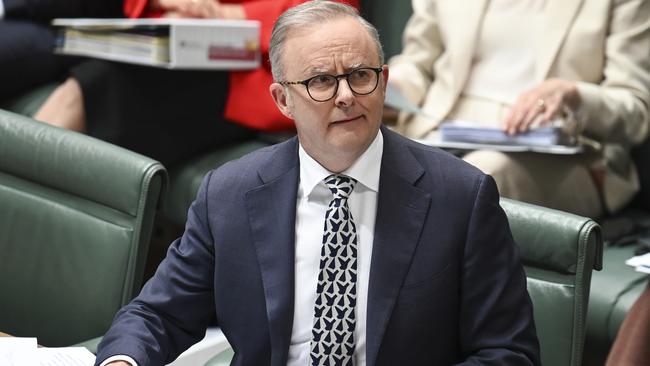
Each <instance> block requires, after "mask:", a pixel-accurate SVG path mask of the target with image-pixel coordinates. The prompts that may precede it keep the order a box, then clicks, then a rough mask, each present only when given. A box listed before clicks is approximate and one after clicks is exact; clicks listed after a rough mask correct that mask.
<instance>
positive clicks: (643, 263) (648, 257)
mask: <svg viewBox="0 0 650 366" xmlns="http://www.w3.org/2000/svg"><path fill="white" fill-rule="evenodd" d="M625 264H627V265H628V266H630V267H634V268H635V269H636V271H637V272H643V273H650V253H646V254H644V255H637V256H636V257H632V258H630V259H628V260H626V261H625Z"/></svg>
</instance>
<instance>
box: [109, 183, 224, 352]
mask: <svg viewBox="0 0 650 366" xmlns="http://www.w3.org/2000/svg"><path fill="white" fill-rule="evenodd" d="M210 176H211V175H208V176H207V177H206V179H205V180H204V182H203V184H202V185H201V188H200V189H199V193H198V195H197V199H196V201H195V202H194V203H193V204H192V206H191V208H190V210H189V212H188V220H187V225H186V229H185V233H184V234H183V236H182V238H180V239H178V240H176V241H175V242H174V243H173V244H172V245H171V246H170V248H169V251H168V252H167V257H166V258H165V259H164V260H163V262H162V263H161V264H160V266H159V267H158V270H157V271H156V274H155V275H154V276H153V278H152V279H151V280H150V281H149V282H147V284H146V285H145V286H144V288H143V289H142V292H141V293H140V295H138V297H137V298H135V299H134V300H133V301H132V302H131V303H130V304H128V305H126V306H125V307H124V308H122V310H120V311H119V313H118V314H117V315H116V317H115V320H114V321H113V324H112V325H111V328H110V329H109V331H108V332H107V333H106V335H105V336H104V338H103V339H102V341H101V343H100V344H99V347H98V352H97V362H98V363H101V362H103V361H104V360H105V359H107V358H109V357H111V356H115V355H126V356H129V357H131V358H132V359H133V360H135V361H136V362H137V363H138V364H140V365H148V364H152V365H164V364H167V363H169V362H171V361H172V360H174V359H175V358H176V357H178V355H180V354H181V353H182V352H183V351H185V350H186V349H187V348H189V347H190V346H191V345H192V344H194V343H196V342H197V341H199V340H200V339H201V337H203V335H204V333H205V330H206V328H207V325H208V324H209V323H210V320H211V319H213V316H214V309H215V305H214V292H213V288H214V277H213V274H214V251H213V246H212V237H211V232H210V230H209V228H208V224H207V182H209V180H210Z"/></svg>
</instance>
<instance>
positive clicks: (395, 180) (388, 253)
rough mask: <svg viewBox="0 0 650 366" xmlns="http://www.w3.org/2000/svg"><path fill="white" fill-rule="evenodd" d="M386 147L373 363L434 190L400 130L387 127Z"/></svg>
mask: <svg viewBox="0 0 650 366" xmlns="http://www.w3.org/2000/svg"><path fill="white" fill-rule="evenodd" d="M382 133H383V135H384V153H383V157H382V163H381V176H380V180H379V196H378V200H377V201H378V202H377V219H376V224H375V237H374V243H373V249H372V260H371V266H370V283H369V289H368V312H367V314H368V315H367V320H366V356H367V364H368V365H374V364H375V362H376V359H377V353H378V351H379V346H380V344H381V341H382V339H383V337H384V333H385V330H386V326H387V325H388V321H389V319H390V315H391V312H392V309H393V306H394V304H395V301H396V299H397V296H398V295H399V290H400V287H401V285H402V283H403V281H404V277H405V276H406V273H407V272H408V269H409V265H410V263H411V257H412V256H413V253H414V252H415V248H416V246H417V242H418V237H419V236H420V231H421V230H422V227H423V224H424V221H425V219H426V215H427V212H428V210H429V206H430V202H431V196H430V195H429V194H428V193H426V192H424V191H422V190H420V189H419V188H417V187H416V186H415V183H416V181H417V180H418V179H419V178H420V176H422V174H423V173H424V170H423V169H422V167H421V166H420V164H419V163H418V162H417V160H416V159H415V158H414V157H413V155H412V153H411V152H410V150H409V149H408V148H407V147H406V146H405V145H404V143H403V142H400V141H399V140H398V138H397V137H395V136H394V133H393V132H391V131H388V130H387V129H385V128H384V129H382Z"/></svg>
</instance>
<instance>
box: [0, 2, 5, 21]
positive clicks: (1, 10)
mask: <svg viewBox="0 0 650 366" xmlns="http://www.w3.org/2000/svg"><path fill="white" fill-rule="evenodd" d="M4 17H5V2H4V1H2V0H0V19H3V18H4Z"/></svg>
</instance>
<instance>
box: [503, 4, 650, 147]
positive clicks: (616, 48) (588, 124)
mask: <svg viewBox="0 0 650 366" xmlns="http://www.w3.org/2000/svg"><path fill="white" fill-rule="evenodd" d="M608 19H609V24H602V25H601V27H602V28H603V29H605V30H606V31H607V32H608V33H607V36H606V38H605V44H604V45H603V49H604V54H602V55H600V54H598V55H589V56H588V57H590V58H600V57H602V58H603V61H602V75H597V77H596V78H594V80H591V81H573V80H565V79H549V80H545V81H544V82H542V83H540V84H539V85H538V86H536V87H534V88H532V89H531V90H528V91H526V92H524V93H522V94H521V95H520V97H519V98H518V100H517V102H516V103H515V105H514V106H513V109H512V113H511V114H510V116H508V117H507V118H506V120H505V121H504V123H505V125H506V129H507V130H508V131H510V132H515V131H524V130H526V129H528V128H529V127H530V125H531V124H532V123H533V120H534V118H535V116H536V115H537V114H539V112H543V115H544V119H543V121H542V123H545V122H549V121H550V120H552V119H554V118H555V117H558V116H562V117H566V116H564V115H566V114H567V113H566V112H567V111H569V112H570V114H573V115H575V118H576V122H577V125H578V126H577V129H578V132H580V131H585V132H586V133H587V134H588V135H590V136H592V137H594V138H596V139H598V140H599V141H607V142H615V143H623V144H626V145H629V144H638V143H640V142H642V141H644V139H645V136H647V133H648V130H650V116H649V114H650V112H649V110H648V109H649V107H648V106H649V105H650V58H649V57H648V55H649V54H650V3H649V2H647V1H642V0H635V1H624V2H615V5H613V9H612V13H611V16H610V17H609V18H608ZM561 56H562V54H561V53H560V54H559V56H558V57H561ZM596 79H597V80H596ZM540 101H543V102H540ZM540 105H541V107H542V110H541V111H540V110H539V109H540Z"/></svg>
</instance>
